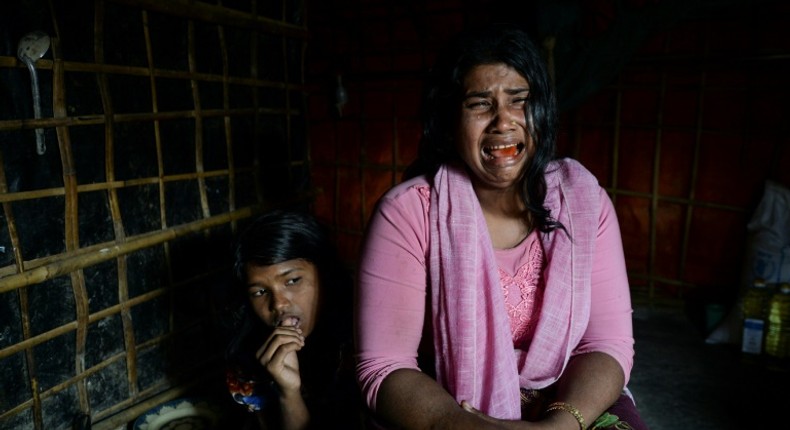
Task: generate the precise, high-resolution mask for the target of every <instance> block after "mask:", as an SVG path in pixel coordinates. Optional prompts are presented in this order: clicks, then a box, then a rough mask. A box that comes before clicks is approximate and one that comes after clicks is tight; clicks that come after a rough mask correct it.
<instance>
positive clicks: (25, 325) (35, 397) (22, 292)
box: [0, 151, 41, 427]
mask: <svg viewBox="0 0 790 430" xmlns="http://www.w3.org/2000/svg"><path fill="white" fill-rule="evenodd" d="M5 192H8V185H7V183H6V178H5V161H4V160H3V153H2V151H0V193H5ZM3 214H4V215H5V218H6V225H7V227H8V235H9V238H10V240H11V246H12V247H13V252H14V266H13V269H14V270H15V273H20V272H22V271H23V270H24V267H23V263H22V261H23V258H22V247H21V244H20V242H19V235H18V234H17V230H16V221H15V218H14V212H13V210H12V208H11V204H10V203H8V202H4V203H3ZM17 296H18V297H19V313H20V323H21V326H22V339H23V340H27V339H30V337H31V329H30V303H29V300H28V294H27V287H23V288H20V289H18V290H17ZM25 364H26V373H27V374H26V375H25V376H27V379H28V381H30V388H31V400H30V403H31V404H32V405H34V422H36V423H38V424H36V425H38V426H39V427H40V424H41V397H40V395H39V392H38V389H37V388H38V377H37V376H36V373H37V372H36V361H35V357H34V355H33V351H32V350H26V351H25Z"/></svg>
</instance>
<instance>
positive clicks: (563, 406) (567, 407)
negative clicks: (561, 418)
mask: <svg viewBox="0 0 790 430" xmlns="http://www.w3.org/2000/svg"><path fill="white" fill-rule="evenodd" d="M556 410H562V411H565V412H567V413H569V414H571V415H573V417H574V418H576V421H578V422H579V428H580V429H581V430H585V429H586V428H587V427H585V426H584V417H583V416H582V413H581V412H579V410H578V409H576V408H574V407H573V405H571V404H570V403H565V402H554V403H552V404H550V405H549V407H548V408H547V409H546V413H549V412H551V411H556Z"/></svg>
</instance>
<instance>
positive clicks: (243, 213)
mask: <svg viewBox="0 0 790 430" xmlns="http://www.w3.org/2000/svg"><path fill="white" fill-rule="evenodd" d="M256 212H257V210H254V209H253V208H252V207H245V208H241V209H239V210H236V211H233V212H227V213H223V214H219V215H215V216H212V217H209V218H205V219H202V220H198V221H193V222H191V223H187V224H182V225H179V226H177V227H172V228H168V229H166V230H160V231H154V232H149V233H144V234H141V235H138V236H133V237H128V238H127V241H126V242H124V243H117V244H112V245H109V246H107V247H105V248H103V249H100V250H99V251H97V252H93V253H89V254H77V255H74V256H67V257H65V258H62V259H58V260H55V261H53V262H51V263H48V264H45V265H42V266H39V267H36V268H33V269H31V270H28V271H26V272H22V273H17V274H14V275H10V276H7V277H5V278H2V279H0V293H5V292H8V291H12V290H15V289H17V288H20V287H23V286H28V285H33V284H38V283H41V282H44V281H46V280H48V279H52V278H56V277H58V276H63V275H67V274H69V273H71V272H73V271H75V270H81V269H83V268H85V267H89V266H93V265H96V264H99V263H102V262H104V261H107V260H110V259H113V258H116V257H117V256H119V255H123V254H128V253H130V252H134V251H138V250H140V249H144V248H149V247H152V246H156V245H159V244H161V243H164V242H167V241H171V240H174V239H177V238H179V237H184V236H186V235H189V234H193V233H197V232H201V231H203V230H204V229H207V228H212V227H215V226H218V225H222V224H227V223H228V222H230V221H233V220H238V219H242V218H247V217H249V216H252V215H253V214H254V213H256Z"/></svg>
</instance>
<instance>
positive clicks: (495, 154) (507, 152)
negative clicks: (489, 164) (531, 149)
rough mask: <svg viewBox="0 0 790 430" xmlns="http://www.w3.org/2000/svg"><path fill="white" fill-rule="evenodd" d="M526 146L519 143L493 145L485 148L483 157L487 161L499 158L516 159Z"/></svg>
mask: <svg viewBox="0 0 790 430" xmlns="http://www.w3.org/2000/svg"><path fill="white" fill-rule="evenodd" d="M524 148H526V146H525V145H524V144H523V143H521V142H519V143H508V144H504V145H491V146H484V147H483V157H484V158H485V159H486V160H494V159H497V158H508V157H511V158H512V157H516V156H518V155H519V154H521V153H522V152H523V151H524Z"/></svg>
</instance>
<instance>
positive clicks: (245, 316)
mask: <svg viewBox="0 0 790 430" xmlns="http://www.w3.org/2000/svg"><path fill="white" fill-rule="evenodd" d="M233 256H234V259H233V268H232V271H233V277H234V281H235V282H233V287H232V288H233V291H232V292H231V294H230V296H231V298H232V299H231V300H232V301H231V303H234V304H232V305H231V309H232V310H233V313H234V317H233V318H232V319H234V322H233V323H232V324H231V325H232V326H233V328H232V335H231V341H230V343H229V345H228V349H227V351H226V358H228V360H229V361H231V362H234V363H236V364H239V365H241V366H244V367H247V366H249V367H251V368H256V367H257V365H256V364H255V363H252V362H249V360H250V359H251V358H254V357H250V353H251V351H255V350H256V349H257V348H259V347H260V344H261V342H262V341H263V340H265V339H266V336H267V333H268V332H269V331H270V328H268V327H266V326H265V325H264V324H263V322H261V321H260V320H259V318H258V317H257V315H255V313H254V312H253V311H252V309H251V308H250V304H249V299H248V297H247V282H246V273H245V272H246V269H245V268H246V266H247V265H255V266H269V265H272V264H278V263H282V262H284V261H288V260H295V259H303V260H307V261H309V262H311V263H313V264H314V265H315V267H316V270H317V272H318V277H319V282H320V287H319V288H320V290H321V293H320V294H319V297H320V298H321V303H320V304H319V320H318V321H317V322H316V328H315V330H314V333H313V334H312V335H311V338H318V340H319V342H313V343H321V344H323V343H324V342H335V343H337V342H342V341H344V340H346V338H348V337H350V333H351V324H352V300H353V296H352V287H353V284H352V279H351V276H350V273H349V272H348V271H347V270H346V269H345V267H344V265H343V264H342V263H341V262H340V260H339V258H338V254H337V251H336V248H335V246H334V243H333V242H332V241H331V239H330V236H329V233H328V231H327V230H326V228H325V227H324V226H323V225H321V224H320V223H319V222H318V221H317V220H316V219H315V218H314V217H313V216H312V215H310V214H308V213H304V212H298V211H288V210H281V209H277V210H273V211H270V212H267V213H265V214H264V215H261V216H260V217H258V218H257V219H255V220H254V221H252V223H251V224H250V225H249V226H247V228H246V229H244V230H243V231H242V233H241V234H240V235H239V236H238V238H237V239H236V242H235V244H234V247H233Z"/></svg>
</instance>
